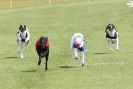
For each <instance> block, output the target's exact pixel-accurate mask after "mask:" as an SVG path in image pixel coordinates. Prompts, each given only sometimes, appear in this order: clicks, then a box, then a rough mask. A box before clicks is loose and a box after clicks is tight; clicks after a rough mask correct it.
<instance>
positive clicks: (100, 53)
mask: <svg viewBox="0 0 133 89" xmlns="http://www.w3.org/2000/svg"><path fill="white" fill-rule="evenodd" d="M92 54H95V55H103V54H109V53H108V52H97V53H92Z"/></svg>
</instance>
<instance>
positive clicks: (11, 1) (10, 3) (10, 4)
mask: <svg viewBox="0 0 133 89" xmlns="http://www.w3.org/2000/svg"><path fill="white" fill-rule="evenodd" d="M12 4H13V3H12V0H10V8H12Z"/></svg>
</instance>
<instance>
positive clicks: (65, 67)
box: [59, 66, 76, 69]
mask: <svg viewBox="0 0 133 89" xmlns="http://www.w3.org/2000/svg"><path fill="white" fill-rule="evenodd" d="M59 68H61V69H69V68H76V66H59Z"/></svg>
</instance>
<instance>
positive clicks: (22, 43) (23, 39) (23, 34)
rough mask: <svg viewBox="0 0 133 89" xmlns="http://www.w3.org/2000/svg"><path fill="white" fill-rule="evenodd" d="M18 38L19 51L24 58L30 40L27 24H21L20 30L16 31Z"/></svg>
mask: <svg viewBox="0 0 133 89" xmlns="http://www.w3.org/2000/svg"><path fill="white" fill-rule="evenodd" d="M16 39H17V42H18V51H19V53H20V55H21V58H23V52H24V49H25V48H26V47H27V45H28V43H29V40H30V33H29V30H28V27H27V26H26V25H20V26H19V30H18V31H17V33H16Z"/></svg>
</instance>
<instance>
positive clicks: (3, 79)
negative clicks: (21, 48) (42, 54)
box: [0, 0, 133, 89]
mask: <svg viewBox="0 0 133 89" xmlns="http://www.w3.org/2000/svg"><path fill="white" fill-rule="evenodd" d="M39 1H40V2H43V0H42V1H41V0H39ZM44 1H45V0H44ZM29 2H30V1H29ZM85 2H86V1H83V2H82V0H78V1H77V2H76V0H67V1H65V0H62V2H60V1H59V0H58V1H57V0H56V1H55V3H54V4H53V5H43V4H42V3H38V5H37V6H33V4H34V3H35V2H34V1H32V3H31V5H29V6H27V5H26V4H25V3H23V4H20V5H18V6H16V7H14V8H12V9H7V8H6V9H5V8H4V9H1V10H0V48H1V50H0V70H1V72H0V89H132V87H133V85H132V82H133V78H132V76H133V50H132V49H133V46H132V43H133V42H132V33H133V30H132V28H133V25H132V22H133V18H132V17H133V13H132V9H131V8H128V7H127V6H126V2H127V1H126V0H110V1H107V0H90V1H89V2H86V3H85ZM25 5H26V6H25ZM108 23H114V24H115V25H116V28H117V30H118V32H119V35H120V50H119V52H118V53H116V52H110V53H104V52H105V46H104V43H105V39H104V30H105V27H106V25H107V24H108ZM20 24H26V25H27V26H28V27H29V30H30V33H31V40H30V43H29V47H28V49H26V50H25V54H24V59H20V58H19V54H18V53H17V42H16V37H15V33H16V31H17V30H18V27H19V25H20ZM74 32H81V33H83V34H84V37H85V41H86V44H87V50H86V53H85V54H86V55H85V57H86V62H85V63H86V68H84V69H82V68H81V60H75V59H73V58H70V57H69V56H70V55H69V45H70V39H71V36H72V35H73V33H74ZM41 35H44V36H48V37H49V43H50V56H49V62H48V64H49V65H48V67H49V70H48V71H44V64H45V60H42V64H41V66H38V65H37V61H38V60H37V54H36V51H35V41H36V40H37V39H38V38H39V37H40V36H41Z"/></svg>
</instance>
